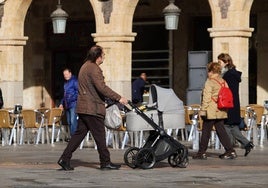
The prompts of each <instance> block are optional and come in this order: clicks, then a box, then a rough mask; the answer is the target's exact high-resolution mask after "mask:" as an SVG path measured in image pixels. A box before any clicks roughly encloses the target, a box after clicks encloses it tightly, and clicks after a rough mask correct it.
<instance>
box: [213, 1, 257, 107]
mask: <svg viewBox="0 0 268 188" xmlns="http://www.w3.org/2000/svg"><path fill="white" fill-rule="evenodd" d="M252 3H253V0H236V1H231V0H209V4H210V7H211V11H212V28H209V29H208V31H209V32H210V36H211V37H212V38H213V60H214V61H217V56H218V54H220V53H222V52H223V53H229V54H230V55H231V57H232V59H233V61H234V64H235V65H236V67H237V69H238V70H239V71H241V72H242V82H241V84H240V102H241V106H246V105H248V93H249V92H248V88H249V87H248V80H249V78H248V38H249V37H251V34H252V32H253V28H249V19H250V17H249V16H250V8H251V5H252Z"/></svg>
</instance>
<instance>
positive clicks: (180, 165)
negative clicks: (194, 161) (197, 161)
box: [178, 157, 189, 168]
mask: <svg viewBox="0 0 268 188" xmlns="http://www.w3.org/2000/svg"><path fill="white" fill-rule="evenodd" d="M188 164H189V159H188V157H185V158H184V159H183V160H182V161H180V162H179V163H178V167H180V168H186V167H187V166H188Z"/></svg>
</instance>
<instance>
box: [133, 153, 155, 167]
mask: <svg viewBox="0 0 268 188" xmlns="http://www.w3.org/2000/svg"><path fill="white" fill-rule="evenodd" d="M155 162H156V159H155V153H154V151H153V149H152V148H142V149H140V151H138V153H137V154H136V165H137V166H138V167H140V168H142V169H149V168H152V167H153V166H154V164H155Z"/></svg>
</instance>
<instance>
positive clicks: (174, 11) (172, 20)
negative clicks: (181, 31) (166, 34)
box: [163, 0, 181, 30]
mask: <svg viewBox="0 0 268 188" xmlns="http://www.w3.org/2000/svg"><path fill="white" fill-rule="evenodd" d="M174 2H175V0H169V5H168V6H166V7H165V8H164V10H163V14H164V16H165V25H166V29H167V30H176V29H178V23H179V15H180V12H181V9H180V8H179V7H177V6H176V5H174Z"/></svg>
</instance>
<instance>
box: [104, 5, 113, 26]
mask: <svg viewBox="0 0 268 188" xmlns="http://www.w3.org/2000/svg"><path fill="white" fill-rule="evenodd" d="M101 11H102V13H103V18H104V23H105V24H109V23H110V17H111V13H112V11H113V0H106V1H102V9H101Z"/></svg>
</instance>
